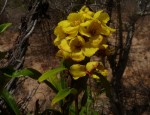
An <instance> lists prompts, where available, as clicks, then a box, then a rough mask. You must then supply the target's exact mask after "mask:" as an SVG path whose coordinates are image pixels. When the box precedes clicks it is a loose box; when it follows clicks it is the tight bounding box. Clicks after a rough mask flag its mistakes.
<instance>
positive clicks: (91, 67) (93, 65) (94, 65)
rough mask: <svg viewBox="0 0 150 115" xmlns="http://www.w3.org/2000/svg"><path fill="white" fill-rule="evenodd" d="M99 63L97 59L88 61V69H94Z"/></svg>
mask: <svg viewBox="0 0 150 115" xmlns="http://www.w3.org/2000/svg"><path fill="white" fill-rule="evenodd" d="M98 65H99V62H97V61H93V62H88V63H87V64H86V70H87V71H89V72H91V71H92V70H94V69H96V68H97V66H98Z"/></svg>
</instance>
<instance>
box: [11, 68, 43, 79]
mask: <svg viewBox="0 0 150 115" xmlns="http://www.w3.org/2000/svg"><path fill="white" fill-rule="evenodd" d="M21 76H29V77H31V78H33V79H38V78H39V77H40V76H41V73H40V72H38V71H37V70H35V69H32V68H27V69H23V70H17V71H15V72H14V73H13V74H12V77H21Z"/></svg>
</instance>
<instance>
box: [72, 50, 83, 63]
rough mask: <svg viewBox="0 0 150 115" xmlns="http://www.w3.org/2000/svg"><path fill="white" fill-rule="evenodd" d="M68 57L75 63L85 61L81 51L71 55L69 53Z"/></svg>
mask: <svg viewBox="0 0 150 115" xmlns="http://www.w3.org/2000/svg"><path fill="white" fill-rule="evenodd" d="M70 57H71V58H72V60H74V61H77V62H79V61H82V60H84V59H85V56H84V55H83V53H82V51H80V52H73V53H71V55H70Z"/></svg>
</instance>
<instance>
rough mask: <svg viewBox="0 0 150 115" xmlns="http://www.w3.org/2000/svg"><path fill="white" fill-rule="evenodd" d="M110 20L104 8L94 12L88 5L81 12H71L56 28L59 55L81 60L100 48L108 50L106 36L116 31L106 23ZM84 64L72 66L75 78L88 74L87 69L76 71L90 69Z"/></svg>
mask: <svg viewBox="0 0 150 115" xmlns="http://www.w3.org/2000/svg"><path fill="white" fill-rule="evenodd" d="M109 20H110V18H109V15H108V14H107V13H105V12H104V11H103V10H100V11H97V12H96V13H94V12H92V11H90V10H89V8H88V7H86V6H83V7H82V8H81V9H80V10H79V12H76V13H70V14H69V15H68V17H67V20H63V21H61V22H59V23H58V25H57V27H56V28H55V30H54V34H55V35H56V39H55V40H54V44H55V45H56V46H57V47H58V48H59V51H58V52H57V56H59V57H62V58H64V59H68V58H70V59H72V60H73V61H76V62H80V61H83V60H84V59H85V57H91V56H93V55H94V54H95V53H96V52H97V51H98V50H100V49H103V50H106V49H107V48H108V45H107V40H106V37H107V36H109V35H110V34H111V32H114V31H115V30H114V29H112V28H110V27H108V26H107V25H106V24H107V22H108V21H109ZM89 63H90V62H89ZM94 63H97V62H94ZM88 65H91V66H92V67H93V63H92V64H87V65H86V66H88ZM83 66H84V65H79V64H76V65H72V66H71V68H70V72H71V73H72V75H73V76H74V79H78V78H79V77H82V76H85V75H86V73H85V71H84V72H83V71H79V72H80V73H81V74H79V75H76V73H74V72H75V71H78V70H79V69H81V70H82V69H83V68H84V70H86V69H88V68H87V67H86V66H84V67H83ZM75 68H76V69H75Z"/></svg>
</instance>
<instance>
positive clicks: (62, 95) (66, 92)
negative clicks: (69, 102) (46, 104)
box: [51, 88, 77, 105]
mask: <svg viewBox="0 0 150 115" xmlns="http://www.w3.org/2000/svg"><path fill="white" fill-rule="evenodd" d="M75 93H77V90H76V89H74V88H71V89H69V88H66V89H62V90H60V91H59V92H58V93H57V95H56V96H55V97H54V98H53V100H52V103H51V104H52V105H54V104H55V103H57V102H59V101H61V100H63V99H64V98H65V97H67V96H68V95H69V94H75Z"/></svg>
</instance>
